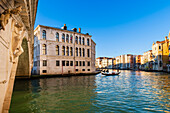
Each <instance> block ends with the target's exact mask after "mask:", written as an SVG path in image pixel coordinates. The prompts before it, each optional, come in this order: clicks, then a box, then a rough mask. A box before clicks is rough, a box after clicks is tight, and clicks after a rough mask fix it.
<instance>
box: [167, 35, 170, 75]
mask: <svg viewBox="0 0 170 113" xmlns="http://www.w3.org/2000/svg"><path fill="white" fill-rule="evenodd" d="M168 38H169V39H170V32H169V35H168ZM168 58H169V59H168V61H169V62H168V64H167V71H168V72H170V40H169V56H168Z"/></svg>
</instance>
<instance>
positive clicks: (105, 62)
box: [102, 57, 108, 68]
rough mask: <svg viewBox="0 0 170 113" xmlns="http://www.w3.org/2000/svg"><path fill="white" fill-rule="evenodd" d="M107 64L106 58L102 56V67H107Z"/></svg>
mask: <svg viewBox="0 0 170 113" xmlns="http://www.w3.org/2000/svg"><path fill="white" fill-rule="evenodd" d="M107 66H108V58H107V57H104V58H103V59H102V68H107Z"/></svg>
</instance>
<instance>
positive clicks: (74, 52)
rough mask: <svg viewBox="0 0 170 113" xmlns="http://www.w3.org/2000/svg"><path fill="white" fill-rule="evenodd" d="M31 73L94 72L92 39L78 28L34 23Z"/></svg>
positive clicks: (93, 45) (93, 43)
mask: <svg viewBox="0 0 170 113" xmlns="http://www.w3.org/2000/svg"><path fill="white" fill-rule="evenodd" d="M34 35H35V38H34V41H35V43H34V67H33V70H32V73H33V74H40V75H56V74H79V73H92V72H94V71H95V46H96V44H95V42H94V41H93V40H92V39H91V37H92V36H91V35H89V34H88V33H87V34H83V33H81V29H80V28H79V31H77V29H76V28H74V29H72V30H67V26H66V25H64V26H63V27H62V28H54V27H49V26H42V25H38V26H37V27H36V29H35V30H34Z"/></svg>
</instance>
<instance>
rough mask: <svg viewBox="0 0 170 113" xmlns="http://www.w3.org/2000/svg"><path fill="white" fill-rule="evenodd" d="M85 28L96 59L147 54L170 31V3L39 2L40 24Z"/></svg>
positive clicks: (148, 0)
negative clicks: (93, 44) (94, 46)
mask: <svg viewBox="0 0 170 113" xmlns="http://www.w3.org/2000/svg"><path fill="white" fill-rule="evenodd" d="M38 24H41V25H47V26H53V27H62V26H63V24H67V26H68V29H72V28H74V27H76V28H79V27H81V28H82V32H83V33H87V32H88V33H89V34H90V35H92V39H93V40H94V41H95V42H96V44H97V46H96V57H99V56H108V57H116V56H118V55H121V54H143V52H145V51H147V50H149V49H151V47H152V43H153V41H157V40H164V37H165V36H166V35H168V33H169V30H170V0H84V1H83V0H39V4H38V11H37V17H36V24H35V27H36V26H37V25H38Z"/></svg>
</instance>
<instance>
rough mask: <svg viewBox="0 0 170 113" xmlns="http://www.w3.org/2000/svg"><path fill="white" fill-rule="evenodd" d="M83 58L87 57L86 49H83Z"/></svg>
mask: <svg viewBox="0 0 170 113" xmlns="http://www.w3.org/2000/svg"><path fill="white" fill-rule="evenodd" d="M83 57H85V49H84V48H83Z"/></svg>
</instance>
